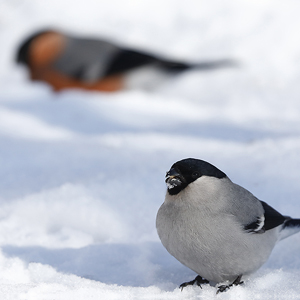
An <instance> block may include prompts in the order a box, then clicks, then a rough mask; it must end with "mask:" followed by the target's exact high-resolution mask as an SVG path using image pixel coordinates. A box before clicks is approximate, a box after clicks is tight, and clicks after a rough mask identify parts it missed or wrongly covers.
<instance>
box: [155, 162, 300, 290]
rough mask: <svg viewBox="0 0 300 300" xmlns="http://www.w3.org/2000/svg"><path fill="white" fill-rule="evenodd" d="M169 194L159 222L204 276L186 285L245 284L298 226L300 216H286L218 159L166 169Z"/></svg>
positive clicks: (179, 255)
mask: <svg viewBox="0 0 300 300" xmlns="http://www.w3.org/2000/svg"><path fill="white" fill-rule="evenodd" d="M166 184H167V193H166V197H165V201H164V203H163V204H162V206H161V207H160V209H159V211H158V213H157V218H156V227H157V232H158V235H159V237H160V239H161V242H162V244H163V245H164V247H165V248H166V249H167V250H168V252H169V253H170V254H171V255H173V256H174V257H175V258H176V259H177V260H179V261H180V262H181V263H182V264H183V265H185V266H187V267H188V268H190V269H192V270H193V271H195V272H196V273H197V274H198V276H197V277H196V278H195V279H194V280H192V281H190V282H185V283H183V284H182V285H180V287H181V288H184V287H185V286H187V285H192V284H194V283H197V284H198V285H199V286H200V287H201V284H202V283H208V282H214V283H221V282H225V281H229V282H230V284H228V285H226V284H223V285H220V286H219V287H218V290H217V293H219V292H223V291H226V290H227V289H228V288H230V287H231V286H233V285H239V284H241V283H243V282H242V281H241V278H242V276H243V275H247V274H250V273H252V272H254V271H256V270H257V269H259V268H260V267H261V266H262V265H263V264H264V263H265V262H266V260H267V259H268V257H269V256H270V254H271V251H272V249H273V248H274V246H275V244H276V243H277V242H278V241H279V240H281V239H283V238H286V237H288V236H290V235H292V234H294V233H296V232H298V231H300V219H292V218H290V217H287V216H283V215H281V214H280V213H279V212H277V211H276V210H275V209H273V208H272V207H271V206H269V205H268V204H267V203H265V202H263V201H260V200H259V199H257V198H256V197H255V196H254V195H253V194H251V193H250V192H249V191H248V190H246V189H244V188H243V187H241V186H239V185H237V184H235V183H233V182H232V181H231V180H230V179H229V178H228V177H227V176H226V174H225V173H223V172H222V171H221V170H219V169H218V168H216V167H215V166H213V165H212V164H210V163H208V162H206V161H203V160H199V159H194V158H187V159H183V160H180V161H178V162H176V163H175V164H173V165H172V167H171V169H170V170H169V171H168V172H167V174H166Z"/></svg>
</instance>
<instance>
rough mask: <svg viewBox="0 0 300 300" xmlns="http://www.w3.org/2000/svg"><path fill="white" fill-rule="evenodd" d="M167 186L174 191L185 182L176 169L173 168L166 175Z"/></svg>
mask: <svg viewBox="0 0 300 300" xmlns="http://www.w3.org/2000/svg"><path fill="white" fill-rule="evenodd" d="M165 181H166V184H167V187H168V189H172V188H174V187H176V186H180V185H181V184H182V182H183V178H182V175H181V174H180V173H179V172H178V171H176V169H174V168H171V169H170V171H169V172H167V174H166V180H165Z"/></svg>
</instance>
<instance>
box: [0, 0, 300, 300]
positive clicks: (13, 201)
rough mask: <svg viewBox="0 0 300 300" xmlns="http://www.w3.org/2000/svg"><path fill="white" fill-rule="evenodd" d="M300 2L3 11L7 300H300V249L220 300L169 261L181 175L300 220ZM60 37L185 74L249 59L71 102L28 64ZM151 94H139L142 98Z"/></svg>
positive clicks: (1, 243)
mask: <svg viewBox="0 0 300 300" xmlns="http://www.w3.org/2000/svg"><path fill="white" fill-rule="evenodd" d="M299 9H300V3H299V1H296V0H286V1H279V0H273V1H270V0H260V1H258V0H229V1H222V0H209V1H208V0H206V1H205V0H185V1H182V0H143V1H138V0H110V1H103V0H99V1H97V0H84V1H83V0H77V1H69V0H52V1H39V0H22V1H21V0H1V1H0V45H1V47H0V53H1V55H0V65H1V68H0V143H1V147H0V247H1V252H0V299H1V300H2V299H3V300H6V299H9V300H10V299H12V300H16V299H38V300H44V299H45V300H46V299H55V300H58V299H63V300H68V299H70V300H71V299H72V300H76V299H105V300H109V299H172V300H174V299H181V300H184V299H214V298H218V299H249V300H250V299H251V300H252V299H300V255H299V253H300V234H298V235H294V236H292V237H290V238H288V239H286V240H284V241H282V242H280V243H279V244H278V245H277V246H276V248H275V249H274V251H273V253H272V255H271V257H270V259H269V260H268V262H267V263H266V264H265V265H264V266H263V267H262V268H261V269H260V270H259V271H258V272H256V273H254V274H252V275H250V276H248V277H245V278H244V281H245V284H244V285H242V286H238V287H234V288H232V289H231V290H229V291H228V292H226V293H222V294H218V295H216V288H215V287H214V286H210V285H205V286H203V288H202V289H200V288H199V287H196V286H195V287H187V288H186V289H184V290H183V291H182V292H181V291H180V289H179V288H178V286H179V284H181V283H182V282H184V281H188V280H191V279H193V278H194V277H195V275H196V274H194V273H193V272H192V271H191V270H189V269H187V268H186V267H184V266H182V265H181V264H180V263H179V262H178V261H176V259H174V258H173V257H172V256H170V255H169V254H168V253H167V251H166V250H165V249H164V248H163V246H162V245H161V243H160V241H159V239H158V236H157V233H156V229H155V217H156V212H157V210H158V208H159V206H160V205H161V204H162V202H163V200H164V195H165V191H166V186H165V183H164V176H165V172H166V171H167V170H168V169H169V168H170V166H171V165H172V164H173V163H174V162H175V161H177V160H180V159H183V158H187V157H195V158H200V159H203V160H207V161H209V162H211V163H212V164H214V165H216V166H217V167H219V168H220V169H221V170H222V171H224V172H225V173H226V174H227V175H228V176H229V178H231V180H232V181H234V182H235V183H238V184H239V185H242V186H244V187H245V188H247V189H249V190H250V191H251V192H252V193H253V194H254V195H256V196H257V197H258V198H259V199H262V200H264V201H266V202H268V203H269V204H270V205H271V206H273V207H274V208H275V209H277V210H279V211H280V212H281V213H283V214H284V215H291V216H293V217H300V200H299V194H300V185H299V179H300V156H299V153H300V101H299V95H300V85H299V81H300V39H299V28H300V19H299ZM48 27H55V28H60V29H63V30H65V31H68V32H71V33H74V34H78V35H86V36H93V37H103V36H104V37H107V38H109V39H111V40H114V41H117V42H118V43H121V44H123V45H127V46H131V47H136V48H139V49H147V50H149V51H152V52H154V53H158V54H161V55H163V56H167V57H171V58H173V59H180V60H184V61H189V62H202V61H206V60H215V59H223V58H228V59H233V60H235V61H236V62H237V64H236V66H234V67H232V68H224V69H222V70H217V71H209V72H202V71H197V70H193V71H188V72H185V73H184V74H181V75H179V76H176V77H172V78H167V79H166V80H157V81H159V82H157V84H156V85H155V86H151V88H149V86H148V87H147V88H146V87H145V86H143V85H141V86H139V85H138V84H137V85H136V86H135V87H132V88H131V89H128V90H125V91H122V92H118V93H114V94H108V93H96V92H90V93H89V92H84V91H79V90H68V91H64V92H62V93H60V94H55V93H53V92H52V91H51V89H50V88H49V86H47V85H46V84H43V83H32V82H30V81H29V80H28V76H27V75H28V74H27V72H26V70H25V69H24V68H22V67H21V66H17V65H16V64H15V63H14V61H13V60H14V57H15V52H16V48H17V46H18V44H19V43H20V41H21V40H22V39H23V38H24V37H25V36H26V35H27V34H30V33H32V32H33V31H35V30H39V29H41V28H48ZM139 79H141V78H136V80H137V82H136V83H138V81H139Z"/></svg>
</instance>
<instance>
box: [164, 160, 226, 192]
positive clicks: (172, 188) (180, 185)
mask: <svg viewBox="0 0 300 300" xmlns="http://www.w3.org/2000/svg"><path fill="white" fill-rule="evenodd" d="M201 176H210V177H216V178H219V179H221V178H224V177H226V174H225V173H224V172H222V171H221V170H219V169H218V168H217V167H215V166H214V165H212V164H210V163H208V162H206V161H204V160H201V159H195V158H186V159H183V160H180V161H178V162H176V163H175V164H173V165H172V167H171V169H170V171H169V172H167V174H166V183H167V185H168V192H169V194H170V195H176V194H178V193H179V192H180V191H182V190H183V189H184V188H186V187H187V186H188V185H189V184H190V183H191V182H193V181H195V180H196V179H198V178H199V177H201Z"/></svg>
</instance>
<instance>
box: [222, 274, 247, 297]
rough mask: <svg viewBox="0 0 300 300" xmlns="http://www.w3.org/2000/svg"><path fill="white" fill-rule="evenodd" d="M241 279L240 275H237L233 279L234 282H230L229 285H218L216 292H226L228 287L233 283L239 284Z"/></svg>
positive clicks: (241, 282)
mask: <svg viewBox="0 0 300 300" xmlns="http://www.w3.org/2000/svg"><path fill="white" fill-rule="evenodd" d="M241 279H242V275H239V276H238V277H237V278H236V279H235V280H234V282H232V283H231V284H229V285H225V284H223V285H220V286H218V290H217V294H219V293H223V292H226V291H227V290H228V289H230V288H231V287H232V286H233V285H240V284H243V283H244V281H241Z"/></svg>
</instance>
